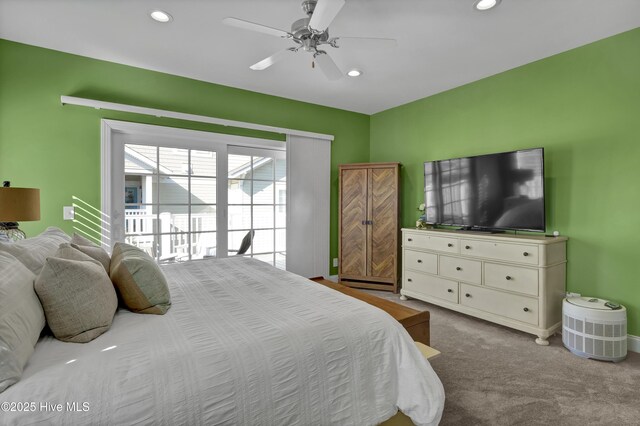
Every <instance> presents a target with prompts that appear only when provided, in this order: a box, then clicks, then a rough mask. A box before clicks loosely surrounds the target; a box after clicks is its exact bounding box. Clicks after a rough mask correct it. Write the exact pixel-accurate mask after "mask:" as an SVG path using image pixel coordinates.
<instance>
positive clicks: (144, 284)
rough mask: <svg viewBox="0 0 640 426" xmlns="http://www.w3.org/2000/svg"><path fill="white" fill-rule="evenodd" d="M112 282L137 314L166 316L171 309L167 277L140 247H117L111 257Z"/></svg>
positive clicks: (120, 244) (128, 305)
mask: <svg viewBox="0 0 640 426" xmlns="http://www.w3.org/2000/svg"><path fill="white" fill-rule="evenodd" d="M111 281H113V283H114V284H115V286H116V287H117V288H118V291H119V292H120V295H121V296H122V300H123V301H124V303H125V305H126V306H127V308H129V309H130V310H132V311H133V312H137V313H140V314H160V315H163V314H164V313H165V312H167V310H168V309H169V308H170V307H171V296H170V295H169V286H168V285H167V280H166V278H165V277H164V274H163V273H162V271H161V270H160V267H159V266H158V264H157V263H156V262H155V261H154V260H153V259H152V258H151V256H149V255H148V254H147V253H145V252H144V251H142V250H140V249H139V248H137V247H134V246H131V245H129V244H125V243H116V244H115V246H114V247H113V254H112V255H111Z"/></svg>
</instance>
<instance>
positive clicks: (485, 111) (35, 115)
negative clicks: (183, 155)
mask: <svg viewBox="0 0 640 426" xmlns="http://www.w3.org/2000/svg"><path fill="white" fill-rule="evenodd" d="M638 46H640V29H636V30H633V31H630V32H627V33H623V34H620V35H618V36H615V37H611V38H608V39H605V40H601V41H599V42H596V43H593V44H590V45H587V46H584V47H581V48H578V49H574V50H571V51H569V52H565V53H562V54H560V55H556V56H553V57H550V58H547V59H544V60H541V61H538V62H534V63H532V64H528V65H525V66H523V67H520V68H516V69H514V70H510V71H507V72H505V73H502V74H498V75H495V76H492V77H490V78H486V79H484V80H481V81H478V82H474V83H472V84H468V85H466V86H462V87H459V88H456V89H453V90H450V91H448V92H444V93H440V94H438V95H434V96H431V97H429V98H425V99H421V100H419V101H416V102H413V103H410V104H407V105H403V106H400V107H397V108H393V109H390V110H387V111H384V112H381V113H378V114H375V115H373V116H371V117H369V116H367V115H363V114H356V113H351V112H347V111H342V110H338V109H333V108H326V107H321V106H317V105H312V104H308V103H303V102H297V101H292V100H287V99H283V98H278V97H274V96H268V95H262V94H258V93H254V92H249V91H244V90H239V89H233V88H229V87H225V86H220V85H215V84H210V83H205V82H201V81H196V80H191V79H187V78H182V77H176V76H172V75H168V74H163V73H158V72H153V71H147V70H143V69H138V68H133V67H128V66H124V65H118V64H114V63H110V62H104V61H98V60H94V59H89V58H85V57H80V56H75V55H70V54H65V53H61V52H56V51H52V50H47V49H42V48H38V47H33V46H28V45H23V44H18V43H13V42H9V41H5V40H0V180H5V179H10V180H12V181H13V183H14V185H15V186H34V187H39V188H41V190H42V220H41V221H40V222H32V223H24V224H23V227H24V229H25V230H26V231H27V232H28V233H29V234H34V233H37V232H39V231H40V230H42V229H43V228H44V227H45V226H47V225H50V224H51V225H55V226H59V227H61V228H63V229H65V230H66V231H68V232H71V230H72V229H71V224H70V223H69V222H63V221H62V206H63V205H68V204H70V202H71V197H72V196H74V195H75V196H77V197H79V198H82V199H83V200H86V201H87V202H89V203H90V204H93V205H95V206H99V204H100V194H99V192H100V170H99V167H100V152H99V146H100V126H99V124H100V119H101V118H112V119H118V120H128V121H136V122H143V123H150V124H160V125H167V126H174V127H185V128H192V129H197V130H208V131H214V132H220V133H230V132H233V129H229V128H224V127H219V126H212V125H206V124H198V123H189V122H183V121H177V120H169V119H156V118H152V117H147V116H142V115H135V114H124V113H116V112H108V111H97V110H93V109H89V108H80V107H73V106H67V107H61V106H60V103H59V98H60V95H71V96H79V97H86V98H94V99H100V100H106V101H113V102H122V103H130V104H135V105H142V106H148V107H154V108H161V109H168V110H174V111H181V112H187V113H194V114H202V115H210V116H215V117H220V118H227V119H232V120H241V121H248V122H254V123H261V124H267V125H272V126H281V127H290V128H296V129H300V130H307V131H312V132H319V133H329V134H333V135H335V137H336V140H335V141H334V142H333V145H332V175H331V176H332V187H331V212H332V215H331V257H332V258H333V257H336V256H337V215H336V210H337V175H336V170H337V165H338V164H340V163H349V162H361V161H400V162H401V163H402V164H403V166H404V167H403V172H402V173H403V176H402V179H403V180H402V185H403V193H402V210H403V211H402V224H403V226H411V225H412V224H413V223H414V221H415V220H416V219H417V217H418V212H417V211H416V207H417V205H418V204H419V203H421V202H422V200H423V193H422V187H423V172H422V163H423V162H424V161H427V160H435V159H443V158H450V157H456V156H467V155H475V154H483V153H490V152H497V151H505V150H513V149H520V148H530V147H538V146H543V147H544V148H545V155H546V164H545V165H546V170H545V172H546V190H547V220H548V228H547V229H548V231H549V232H551V231H554V230H558V231H560V232H561V233H562V234H564V235H567V236H569V237H570V242H569V245H568V255H569V263H568V289H569V290H571V291H578V292H581V293H582V294H585V295H590V296H597V297H603V298H610V299H613V300H616V301H619V302H621V303H623V304H625V305H626V306H627V308H628V309H629V324H630V325H629V331H630V333H631V334H635V335H640V292H638V291H637V290H636V289H635V288H636V283H635V279H634V276H635V274H634V269H635V267H636V266H635V261H636V260H637V259H638V258H639V257H640V256H639V255H640V249H639V248H638V242H637V241H638V240H639V239H640V237H639V236H640V214H639V212H640V196H638V192H639V191H638V186H640V167H639V166H638V163H639V162H640V119H639V118H638V117H639V113H640V77H639V76H640V55H638V52H639V50H638ZM310 117H313V119H310ZM236 130H237V129H236ZM234 134H243V135H249V136H261V137H269V138H279V137H280V136H279V135H274V134H265V133H261V132H251V131H240V130H237V131H236V132H234ZM336 272H337V271H336V270H335V268H332V273H334V274H335V273H336Z"/></svg>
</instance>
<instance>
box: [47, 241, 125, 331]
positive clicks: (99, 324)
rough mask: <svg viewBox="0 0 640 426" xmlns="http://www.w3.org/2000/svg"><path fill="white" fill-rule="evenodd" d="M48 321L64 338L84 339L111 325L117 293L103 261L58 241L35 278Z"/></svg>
mask: <svg viewBox="0 0 640 426" xmlns="http://www.w3.org/2000/svg"><path fill="white" fill-rule="evenodd" d="M35 290H36V293H37V294H38V297H39V298H40V302H41V303H42V307H43V308H44V314H45V316H46V318H47V324H49V328H51V331H52V332H53V335H54V336H55V337H56V338H57V339H59V340H63V341H65V342H74V343H86V342H89V341H91V340H93V339H95V338H96V337H98V336H99V335H101V334H102V333H104V332H105V331H107V330H108V329H109V328H110V327H111V322H112V321H113V315H114V314H115V312H116V309H117V308H118V297H117V296H116V292H115V290H114V288H113V284H112V283H111V280H110V279H109V277H108V276H107V274H106V273H105V272H104V267H103V266H102V264H101V263H100V262H98V261H96V260H94V259H92V258H91V257H89V256H87V255H86V254H84V253H82V252H81V251H79V250H76V249H74V248H73V247H71V245H70V244H61V245H60V248H59V249H58V251H57V252H56V253H55V256H54V257H50V258H48V259H47V260H46V263H45V265H44V267H43V268H42V272H41V273H40V275H39V276H38V278H36V282H35Z"/></svg>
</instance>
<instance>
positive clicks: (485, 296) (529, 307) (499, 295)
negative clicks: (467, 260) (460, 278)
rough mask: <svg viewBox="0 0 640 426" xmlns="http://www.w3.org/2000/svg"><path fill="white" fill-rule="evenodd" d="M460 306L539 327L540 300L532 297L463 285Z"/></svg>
mask: <svg viewBox="0 0 640 426" xmlns="http://www.w3.org/2000/svg"><path fill="white" fill-rule="evenodd" d="M460 304H461V305H464V306H468V307H470V308H475V309H479V310H481V311H485V312H489V313H492V314H496V315H500V316H503V317H507V318H511V319H514V320H516V321H522V322H525V323H527V324H531V325H538V299H534V298H531V297H526V296H518V295H515V294H509V293H504V292H501V291H498V290H491V289H488V288H481V287H474V286H472V285H468V284H462V283H461V284H460Z"/></svg>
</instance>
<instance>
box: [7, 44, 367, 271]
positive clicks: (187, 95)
mask: <svg viewBox="0 0 640 426" xmlns="http://www.w3.org/2000/svg"><path fill="white" fill-rule="evenodd" d="M60 95H69V96H78V97H85V98H92V99H98V100H104V101H111V102H120V103H128V104H133V105H140V106H146V107H152V108H160V109H167V110H172V111H179V112H185V113H192V114H200V115H208V116H213V117H219V118H225V119H230V120H240V121H247V122H252V123H259V124H266V125H271V126H278V127H287V128H294V129H298V130H306V131H311V132H317V133H325V134H332V135H335V141H334V142H333V144H332V154H331V156H332V159H331V163H332V171H331V257H332V258H333V257H337V254H338V249H337V237H338V231H337V208H338V207H337V206H338V203H337V200H338V178H337V165H338V164H340V163H349V162H362V161H367V160H368V159H369V116H367V115H364V114H357V113H353V112H348V111H343V110H339V109H335V108H327V107H322V106H318V105H313V104H309V103H304V102H298V101H293V100H288V99H284V98H278V97H275V96H268V95H263V94H259V93H255V92H249V91H246V90H239V89H234V88H230V87H225V86H220V85H216V84H211V83H205V82H202V81H197V80H191V79H188V78H182V77H177V76H173V75H169V74H163V73H159V72H153V71H148V70H143V69H140V68H134V67H129V66H125V65H119V64H115V63H111V62H105V61H99V60H95V59H90V58H86V57H82V56H76V55H70V54H66V53H61V52H58V51H54V50H48V49H43V48H39V47H34V46H29V45H24V44H19V43H14V42H10V41H7V40H1V39H0V180H11V181H12V185H13V186H26V187H37V188H40V189H41V204H42V220H40V221H39V222H25V223H24V224H22V225H21V226H22V228H23V229H24V230H25V231H26V232H27V233H28V234H30V235H33V234H36V233H38V232H40V231H41V230H42V229H43V228H45V227H46V226H50V225H53V226H58V227H60V228H62V229H64V230H65V231H67V232H72V223H71V222H65V221H63V220H62V206H63V205H70V204H71V202H72V198H71V197H72V196H76V197H79V198H81V199H82V200H85V201H86V202H88V203H90V204H91V205H93V206H96V207H99V206H100V119H101V118H110V119H117V120H125V121H136V122H142V123H149V124H159V125H165V126H172V127H184V128H190V129H197V130H206V131H213V132H219V133H234V134H242V135H248V136H259V137H267V138H281V136H280V135H274V134H265V133H262V132H256V131H242V130H240V129H235V131H234V129H231V128H226V127H221V126H214V125H207V124H202V123H192V122H185V121H179V120H171V119H157V118H154V117H149V116H144V115H137V114H127V113H118V112H110V111H101V110H94V109H91V108H82V107H75V106H65V107H62V106H61V105H60ZM332 273H337V270H336V269H335V268H333V271H332Z"/></svg>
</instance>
